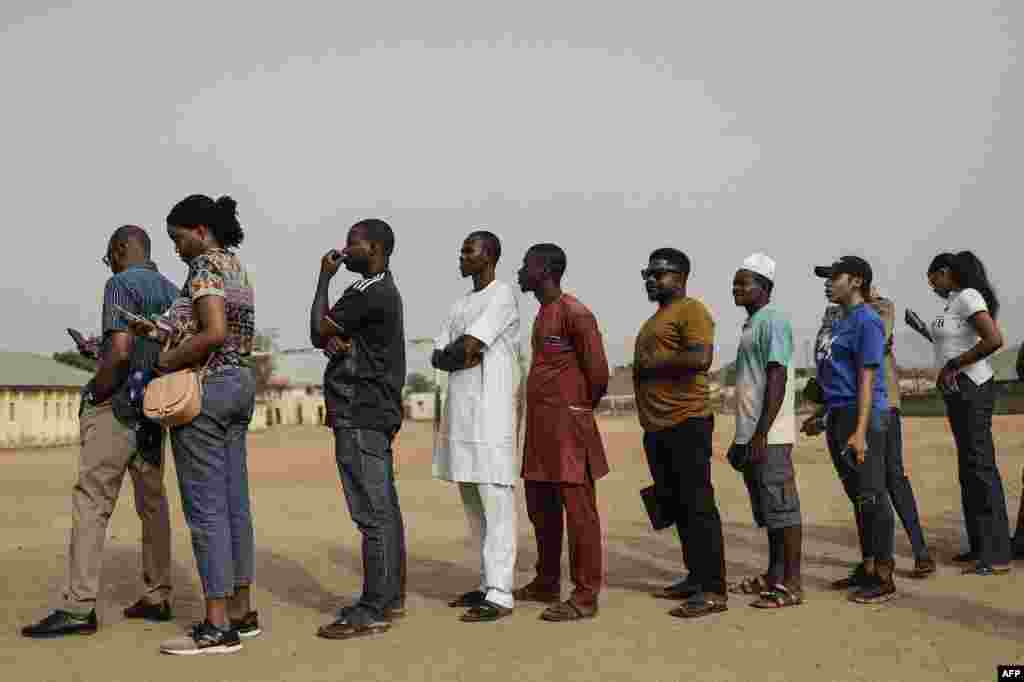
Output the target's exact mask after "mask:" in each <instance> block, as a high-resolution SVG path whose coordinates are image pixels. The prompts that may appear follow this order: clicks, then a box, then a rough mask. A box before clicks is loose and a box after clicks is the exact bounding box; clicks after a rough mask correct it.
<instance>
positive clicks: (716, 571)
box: [644, 416, 726, 595]
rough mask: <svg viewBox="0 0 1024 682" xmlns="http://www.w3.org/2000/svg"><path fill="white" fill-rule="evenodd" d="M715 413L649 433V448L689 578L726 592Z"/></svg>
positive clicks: (662, 500) (713, 590)
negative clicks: (715, 479)
mask: <svg viewBox="0 0 1024 682" xmlns="http://www.w3.org/2000/svg"><path fill="white" fill-rule="evenodd" d="M714 428H715V422H714V417H710V416H709V417H697V418H692V419H687V420H686V421H683V422H682V423H680V424H677V425H676V426H673V427H672V428H669V429H664V430H662V431H648V432H647V433H645V434H644V452H645V453H646V454H647V465H648V466H649V467H650V469H651V478H653V479H654V486H655V491H656V493H657V495H658V498H659V500H660V503H661V505H662V506H663V507H664V508H665V509H666V510H667V511H668V512H669V513H672V514H674V516H675V519H676V529H677V530H678V531H679V540H680V542H681V543H682V545H683V554H684V556H685V558H686V560H687V564H688V566H687V567H688V568H689V570H690V580H691V581H693V582H695V583H698V584H699V585H700V586H701V589H702V590H703V591H704V592H711V593H714V594H717V595H725V594H726V584H725V549H724V541H723V539H722V519H721V517H720V516H719V515H718V507H717V506H716V505H715V489H714V488H713V487H712V485H711V436H712V433H713V432H714Z"/></svg>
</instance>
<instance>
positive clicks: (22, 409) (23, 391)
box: [0, 351, 92, 448]
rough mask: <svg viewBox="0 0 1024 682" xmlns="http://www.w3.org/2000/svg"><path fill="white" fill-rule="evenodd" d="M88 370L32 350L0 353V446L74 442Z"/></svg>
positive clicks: (88, 378) (88, 375) (38, 445)
mask: <svg viewBox="0 0 1024 682" xmlns="http://www.w3.org/2000/svg"><path fill="white" fill-rule="evenodd" d="M91 378H92V374H90V373H89V372H86V371H83V370H80V369H77V368H75V367H71V366H69V365H65V364H63V363H60V362H57V361H56V360H54V359H53V358H50V357H47V356H45V355H37V354H35V353H18V352H10V351H0V448H30V447H52V446H58V445H74V444H77V443H78V442H79V433H78V406H79V402H80V399H79V394H80V392H81V390H82V386H84V385H85V384H86V383H88V381H89V380H90V379H91Z"/></svg>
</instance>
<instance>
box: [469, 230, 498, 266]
mask: <svg viewBox="0 0 1024 682" xmlns="http://www.w3.org/2000/svg"><path fill="white" fill-rule="evenodd" d="M466 239H479V240H480V241H481V242H483V245H484V250H486V251H487V253H489V254H491V256H492V257H493V258H494V262H495V263H497V262H498V261H499V260H501V240H500V239H498V235H496V234H494V233H493V232H489V231H487V230H474V231H472V232H470V233H469V236H468V237H466Z"/></svg>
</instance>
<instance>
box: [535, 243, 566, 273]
mask: <svg viewBox="0 0 1024 682" xmlns="http://www.w3.org/2000/svg"><path fill="white" fill-rule="evenodd" d="M526 253H528V254H531V253H532V254H533V255H534V256H538V257H540V258H541V259H542V260H543V261H544V265H545V266H547V269H548V270H549V271H550V272H551V274H552V276H553V277H554V278H555V279H556V280H561V279H562V275H564V274H565V267H566V265H567V262H566V258H565V251H563V250H562V247H560V246H558V245H557V244H534V245H533V246H531V247H530V248H529V249H528V250H527V251H526Z"/></svg>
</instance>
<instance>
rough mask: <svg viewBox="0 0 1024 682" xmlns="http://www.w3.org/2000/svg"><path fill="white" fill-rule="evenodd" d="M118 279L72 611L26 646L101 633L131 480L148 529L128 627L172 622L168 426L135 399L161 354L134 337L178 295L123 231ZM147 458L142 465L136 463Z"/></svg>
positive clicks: (73, 564) (102, 365)
mask: <svg viewBox="0 0 1024 682" xmlns="http://www.w3.org/2000/svg"><path fill="white" fill-rule="evenodd" d="M102 261H103V264H104V265H106V266H107V267H109V268H110V270H111V272H112V273H113V276H112V277H111V278H110V279H108V280H107V284H106V287H105V288H104V291H103V340H102V344H101V347H100V351H99V366H98V367H97V369H96V375H95V376H94V377H93V378H92V380H91V381H90V382H89V383H88V384H87V385H86V386H85V388H84V389H83V390H82V406H81V411H80V413H79V419H80V422H81V425H80V428H81V442H82V446H81V449H80V451H79V462H78V472H79V473H78V481H77V482H76V483H75V487H74V490H73V491H72V495H71V504H72V516H71V541H70V547H69V550H68V579H67V586H66V589H65V593H64V605H63V607H62V608H60V609H58V610H56V611H54V612H53V613H52V614H50V615H49V616H47V617H46V618H44V619H43V620H42V621H40V622H39V623H36V624H35V625H30V626H28V627H25V628H23V629H22V634H23V635H25V636H26V637H60V636H63V635H72V634H92V633H93V632H95V631H96V629H97V621H96V598H97V596H98V594H99V582H100V569H101V568H102V565H103V543H104V541H105V540H106V535H107V524H108V522H109V520H110V515H111V514H112V513H113V511H114V505H115V503H116V502H117V497H118V494H119V492H120V490H121V482H122V480H123V479H124V475H125V473H126V472H128V473H131V477H132V483H133V484H134V487H135V509H136V510H137V511H138V514H139V518H140V519H141V520H142V566H143V574H142V580H143V583H144V586H145V591H144V593H143V596H142V598H140V599H139V600H138V601H137V602H136V603H135V604H133V605H132V606H130V607H129V608H127V609H125V611H124V615H125V617H126V618H145V619H147V620H155V621H166V620H170V618H171V606H170V592H171V586H170V582H171V523H170V516H169V514H168V506H167V493H166V491H165V489H164V482H163V466H162V457H161V454H162V452H161V447H162V443H163V438H162V434H161V432H160V429H159V427H157V428H156V431H155V433H154V432H153V431H152V428H153V427H152V426H149V425H148V424H147V423H144V422H142V421H141V419H140V416H139V414H138V412H137V410H136V409H135V408H134V407H133V406H132V401H131V399H130V397H129V395H128V388H127V384H128V378H129V376H130V375H131V373H133V372H144V371H146V370H148V369H150V368H152V366H153V365H154V364H155V362H156V358H157V356H158V355H159V353H160V348H159V347H158V346H157V345H156V344H155V343H153V342H151V341H148V340H146V339H139V338H136V337H135V336H133V335H132V334H131V332H129V331H128V319H126V316H125V315H124V313H122V312H120V311H119V308H123V309H124V310H127V311H128V312H130V313H132V314H133V315H138V316H140V317H146V316H151V315H159V314H160V313H162V312H163V311H164V310H166V309H167V308H168V307H169V306H170V305H171V302H172V301H173V300H174V298H175V297H176V296H177V295H178V288H177V287H176V286H175V285H174V284H173V283H172V282H171V281H170V280H168V279H167V278H166V277H164V276H163V275H161V274H160V273H159V272H158V271H157V268H156V265H154V264H153V262H152V261H151V260H150V241H149V235H147V234H146V231H145V230H143V229H142V228H141V227H136V226H135V225H124V226H122V227H120V228H118V229H117V230H116V231H115V232H114V234H113V236H111V238H110V241H109V242H108V243H107V253H106V255H105V256H104V257H103V259H102ZM136 455H138V456H136Z"/></svg>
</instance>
